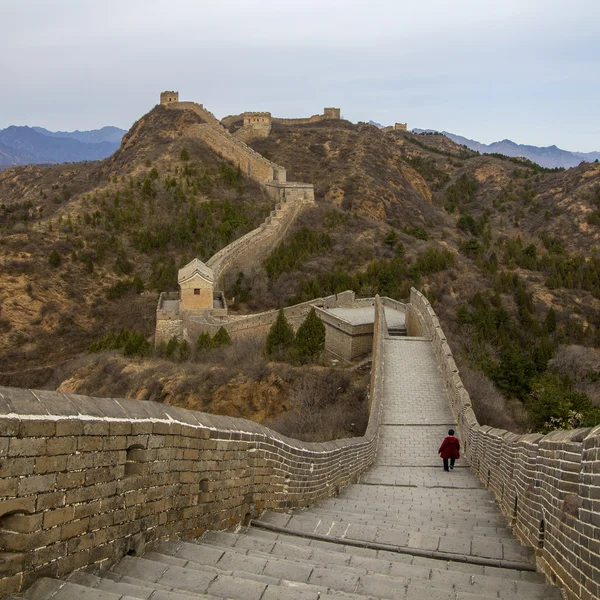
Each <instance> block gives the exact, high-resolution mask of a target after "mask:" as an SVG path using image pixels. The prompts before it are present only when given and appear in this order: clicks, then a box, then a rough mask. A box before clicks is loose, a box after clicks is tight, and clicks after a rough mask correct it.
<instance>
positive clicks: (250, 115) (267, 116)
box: [243, 112, 271, 127]
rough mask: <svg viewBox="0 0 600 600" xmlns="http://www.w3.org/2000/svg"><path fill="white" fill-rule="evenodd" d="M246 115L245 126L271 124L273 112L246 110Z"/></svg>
mask: <svg viewBox="0 0 600 600" xmlns="http://www.w3.org/2000/svg"><path fill="white" fill-rule="evenodd" d="M243 116H244V127H245V126H247V125H252V126H257V125H269V126H270V125H271V113H270V112H245V113H244V114H243Z"/></svg>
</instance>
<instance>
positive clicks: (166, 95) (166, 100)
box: [160, 91, 179, 104]
mask: <svg viewBox="0 0 600 600" xmlns="http://www.w3.org/2000/svg"><path fill="white" fill-rule="evenodd" d="M171 102H179V92H168V91H167V92H161V93H160V103H161V104H170V103H171Z"/></svg>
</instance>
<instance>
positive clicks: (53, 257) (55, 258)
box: [48, 250, 62, 267]
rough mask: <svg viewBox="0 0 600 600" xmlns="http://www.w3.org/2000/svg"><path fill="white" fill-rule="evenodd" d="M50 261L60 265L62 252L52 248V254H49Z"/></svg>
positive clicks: (54, 265)
mask: <svg viewBox="0 0 600 600" xmlns="http://www.w3.org/2000/svg"><path fill="white" fill-rule="evenodd" d="M48 262H49V263H50V265H51V266H53V267H60V263H61V262H62V259H61V257H60V254H59V253H58V252H57V251H56V250H52V252H50V256H48Z"/></svg>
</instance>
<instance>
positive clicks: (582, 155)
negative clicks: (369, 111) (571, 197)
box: [413, 129, 600, 169]
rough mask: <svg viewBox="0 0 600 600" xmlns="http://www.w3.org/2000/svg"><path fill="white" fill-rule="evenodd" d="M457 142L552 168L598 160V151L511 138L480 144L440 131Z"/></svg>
mask: <svg viewBox="0 0 600 600" xmlns="http://www.w3.org/2000/svg"><path fill="white" fill-rule="evenodd" d="M413 131H414V132H415V133H431V132H432V130H428V129H413ZM440 133H443V134H444V135H446V136H448V137H449V138H450V139H451V140H452V141H454V142H456V143H457V144H463V145H465V146H467V148H470V149H471V150H477V152H481V154H493V153H498V154H504V155H505V156H523V157H525V158H528V159H529V160H532V161H533V162H535V163H537V164H538V165H541V166H542V167H547V168H549V169H554V168H556V167H564V168H566V169H568V168H570V167H576V166H577V165H579V164H580V163H581V162H582V161H586V162H594V161H595V160H600V152H569V151H568V150H562V149H561V148H558V147H557V146H545V147H544V146H542V147H540V146H527V145H525V144H517V143H515V142H513V141H511V140H502V141H501V142H493V143H491V144H482V143H481V142H477V141H475V140H470V139H469V138H466V137H463V136H461V135H456V134H455V133H450V132H449V131H441V132H440Z"/></svg>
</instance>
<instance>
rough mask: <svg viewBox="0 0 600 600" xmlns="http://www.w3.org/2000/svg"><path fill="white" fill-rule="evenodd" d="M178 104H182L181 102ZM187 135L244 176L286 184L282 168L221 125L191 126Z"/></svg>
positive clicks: (261, 181) (260, 181) (254, 179)
mask: <svg viewBox="0 0 600 600" xmlns="http://www.w3.org/2000/svg"><path fill="white" fill-rule="evenodd" d="M179 104H182V103H181V102H180V103H179ZM187 134H188V135H189V136H191V137H197V138H199V139H201V140H202V141H203V142H204V143H205V144H207V145H208V146H210V147H211V148H212V149H213V150H214V151H215V152H218V153H219V154H221V155H222V156H223V157H225V158H226V159H227V160H230V161H231V162H232V163H233V164H235V165H236V167H237V166H239V167H240V169H241V170H242V172H243V173H244V175H246V176H247V177H249V178H250V179H252V180H253V181H256V182H258V183H261V184H264V183H266V182H267V181H279V182H281V183H285V182H286V172H285V168H284V167H280V166H279V165H276V164H275V163H273V162H271V161H270V160H267V159H266V158H264V157H263V156H261V155H260V154H259V153H258V152H255V151H254V150H252V148H250V146H248V145H247V144H246V143H244V142H243V141H242V140H240V139H237V138H236V137H234V136H232V135H231V134H230V133H229V132H228V131H226V130H225V129H223V127H221V125H216V124H213V123H203V124H198V125H192V126H191V127H190V128H189V129H188V131H187Z"/></svg>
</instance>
